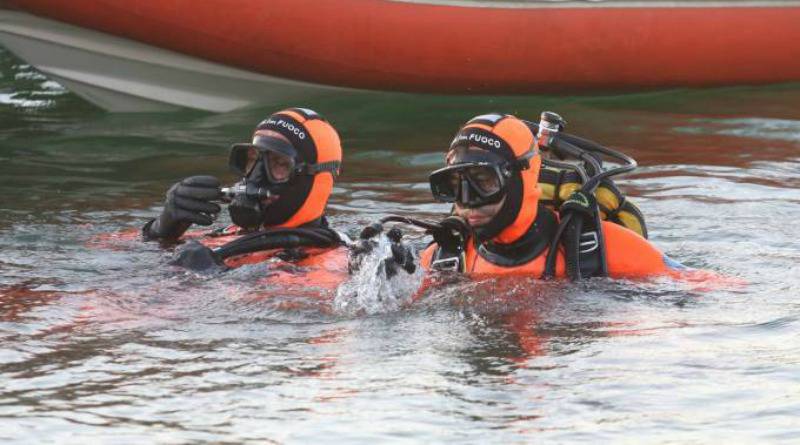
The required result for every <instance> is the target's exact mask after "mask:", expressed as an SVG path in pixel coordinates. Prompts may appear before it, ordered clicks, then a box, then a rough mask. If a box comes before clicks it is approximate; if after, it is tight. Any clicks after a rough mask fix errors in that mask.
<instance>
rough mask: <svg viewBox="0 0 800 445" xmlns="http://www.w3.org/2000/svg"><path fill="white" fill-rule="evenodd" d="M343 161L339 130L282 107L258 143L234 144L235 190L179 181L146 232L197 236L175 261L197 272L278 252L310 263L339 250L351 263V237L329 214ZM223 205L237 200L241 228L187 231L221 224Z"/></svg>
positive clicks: (211, 182)
mask: <svg viewBox="0 0 800 445" xmlns="http://www.w3.org/2000/svg"><path fill="white" fill-rule="evenodd" d="M341 161H342V148H341V142H340V139H339V135H338V134H337V132H336V130H335V129H334V128H333V126H331V124H330V123H328V122H327V121H326V120H325V119H324V118H323V117H322V116H320V115H319V114H317V113H316V112H314V111H312V110H309V109H304V108H290V109H286V110H282V111H279V112H277V113H275V114H272V115H271V116H269V117H268V118H267V119H264V120H263V121H262V122H261V123H259V124H258V125H257V126H256V128H255V131H254V133H253V137H252V141H251V142H248V143H239V144H234V145H233V146H232V147H231V148H230V153H229V166H230V168H231V170H232V171H234V172H235V173H236V174H238V175H239V176H240V177H241V181H240V182H238V183H236V184H235V185H234V186H232V187H228V188H222V187H221V183H220V181H219V180H218V179H217V178H215V177H213V176H192V177H189V178H186V179H184V180H182V181H180V182H178V183H177V184H175V185H173V186H172V187H171V188H170V189H169V191H167V194H166V195H167V196H166V201H165V202H164V209H163V210H162V212H161V214H160V215H159V216H158V217H157V218H154V219H152V220H150V221H149V222H147V223H146V224H145V225H144V227H143V228H142V235H143V237H144V239H145V240H158V241H160V242H162V243H164V244H175V243H178V242H181V241H184V240H190V242H189V243H186V245H184V246H183V247H182V248H181V249H180V250H179V252H178V255H177V257H176V258H175V260H174V261H173V264H177V265H180V266H184V267H187V268H190V269H194V270H205V269H208V268H209V267H217V266H222V267H223V268H227V267H236V266H239V265H242V264H247V263H255V262H261V261H265V260H267V259H269V258H272V257H277V258H280V259H282V260H285V261H289V262H294V263H296V264H307V263H308V262H309V260H310V257H312V256H314V255H318V254H322V253H330V252H331V251H338V250H343V255H344V257H345V260H344V262H345V264H346V249H338V248H339V247H342V246H344V245H345V244H346V241H347V239H346V236H345V235H343V234H341V233H339V232H337V231H335V230H333V229H331V228H330V227H329V225H328V222H327V220H326V218H325V208H326V205H327V202H328V198H329V197H330V194H331V192H332V190H333V183H334V178H335V177H336V176H337V175H338V174H339V171H340V167H341ZM217 202H229V205H228V212H229V214H230V217H231V221H232V222H233V225H232V226H229V227H223V228H220V229H216V230H210V231H200V232H199V233H198V231H190V232H188V233H187V230H188V229H189V227H190V226H191V225H192V224H198V225H201V226H209V225H211V224H212V223H213V221H214V220H215V218H216V216H217V215H218V214H219V212H220V211H221V208H220V206H219V204H217ZM192 240H193V241H192ZM341 254H342V253H341V252H340V253H337V255H338V256H341Z"/></svg>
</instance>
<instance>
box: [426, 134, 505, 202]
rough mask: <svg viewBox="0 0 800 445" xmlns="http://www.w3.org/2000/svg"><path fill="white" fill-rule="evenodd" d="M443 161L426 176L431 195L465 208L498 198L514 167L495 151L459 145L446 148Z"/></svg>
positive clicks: (501, 194) (497, 200) (498, 200)
mask: <svg viewBox="0 0 800 445" xmlns="http://www.w3.org/2000/svg"><path fill="white" fill-rule="evenodd" d="M447 163H448V164H449V165H447V166H446V167H444V168H440V169H439V170H436V171H434V172H433V173H431V175H430V176H429V178H428V180H429V182H430V185H431V192H432V193H433V197H434V199H436V200H437V201H440V202H449V203H458V204H459V205H460V206H462V207H467V208H475V207H482V206H484V205H487V204H494V203H497V202H500V200H502V199H503V197H504V196H505V194H506V186H507V183H508V180H509V178H510V177H511V174H512V172H513V169H514V165H512V164H513V163H511V162H509V161H507V160H506V159H504V158H503V157H501V156H499V155H497V154H495V153H491V152H489V151H487V150H483V149H480V148H475V147H467V146H461V145H459V146H456V147H453V148H452V149H451V150H450V152H449V153H448V155H447Z"/></svg>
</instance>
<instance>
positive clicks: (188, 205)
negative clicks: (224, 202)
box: [142, 176, 220, 241]
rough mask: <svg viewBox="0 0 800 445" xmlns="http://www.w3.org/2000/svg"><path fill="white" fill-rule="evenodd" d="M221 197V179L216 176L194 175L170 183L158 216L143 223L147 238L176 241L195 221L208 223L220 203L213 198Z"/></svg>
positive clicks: (201, 223)
mask: <svg viewBox="0 0 800 445" xmlns="http://www.w3.org/2000/svg"><path fill="white" fill-rule="evenodd" d="M219 197H220V183H219V180H218V179H217V178H215V177H213V176H191V177H189V178H186V179H184V180H183V181H181V182H179V183H177V184H175V185H173V186H172V187H170V189H169V191H167V199H166V201H164V209H163V210H162V211H161V214H160V215H159V216H158V218H155V219H152V220H150V221H148V222H147V224H145V225H144V227H142V236H143V237H144V239H145V240H161V241H175V240H177V239H178V238H180V237H181V235H183V233H184V232H186V230H187V229H188V228H189V226H191V225H192V224H193V223H194V224H200V225H201V226H209V225H211V223H212V222H213V221H214V216H215V215H216V214H217V213H219V211H220V207H219V206H218V205H217V204H215V203H213V202H211V201H212V200H214V199H218V198H219Z"/></svg>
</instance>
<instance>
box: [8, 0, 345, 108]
mask: <svg viewBox="0 0 800 445" xmlns="http://www.w3.org/2000/svg"><path fill="white" fill-rule="evenodd" d="M0 43H2V44H3V45H4V46H6V47H7V48H8V49H9V50H10V51H11V52H13V53H15V54H17V55H18V56H19V57H21V58H22V59H24V60H25V61H26V62H28V63H30V64H31V65H33V66H34V67H36V68H37V69H38V70H40V71H41V72H42V73H44V74H45V75H47V76H48V77H50V78H51V79H53V80H55V81H57V82H59V83H61V84H62V85H63V86H65V87H66V88H68V89H69V90H70V91H72V92H74V93H75V94H77V95H79V96H81V97H83V98H84V99H86V100H88V101H89V102H91V103H93V104H95V105H97V106H99V107H101V108H103V109H105V110H108V111H113V112H152V111H170V110H175V109H178V108H181V107H188V108H195V109H200V110H206V111H212V112H227V111H231V110H235V109H237V108H243V107H247V106H251V105H255V104H264V103H279V102H285V101H287V100H297V99H298V98H303V97H308V96H314V95H318V94H320V93H325V92H330V91H341V90H343V89H342V88H337V87H330V86H323V85H314V84H309V83H304V82H298V81H292V80H287V79H281V78H277V77H272V76H266V75H263V74H258V73H253V72H249V71H244V70H240V69H236V68H231V67H227V66H224V65H220V64H216V63H211V62H207V61H204V60H201V59H197V58H194V57H190V56H186V55H183V54H179V53H176V52H172V51H168V50H164V49H160V48H156V47H153V46H149V45H145V44H142V43H138V42H134V41H132V40H127V39H123V38H119V37H115V36H111V35H108V34H104V33H100V32H96V31H91V30H87V29H84V28H79V27H76V26H72V25H68V24H64V23H60V22H56V21H52V20H47V19H42V18H39V17H36V16H33V15H30V14H26V13H22V12H16V11H8V10H0Z"/></svg>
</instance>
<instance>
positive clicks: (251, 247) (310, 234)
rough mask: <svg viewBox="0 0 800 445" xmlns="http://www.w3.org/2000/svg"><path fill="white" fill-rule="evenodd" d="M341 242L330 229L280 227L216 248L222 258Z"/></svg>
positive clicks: (249, 235) (245, 236)
mask: <svg viewBox="0 0 800 445" xmlns="http://www.w3.org/2000/svg"><path fill="white" fill-rule="evenodd" d="M339 243H341V239H340V238H339V236H338V235H337V234H336V232H334V231H332V230H330V229H309V228H280V229H270V230H265V231H260V232H255V233H251V234H248V235H244V236H242V237H241V238H238V239H235V240H233V241H231V242H229V243H227V244H225V245H223V246H220V247H217V248H216V249H214V253H215V254H216V255H218V256H219V257H220V258H222V259H226V258H230V257H232V256H236V255H243V254H246V253H253V252H260V251H263V250H269V249H277V248H295V247H331V246H335V245H337V244H339Z"/></svg>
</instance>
